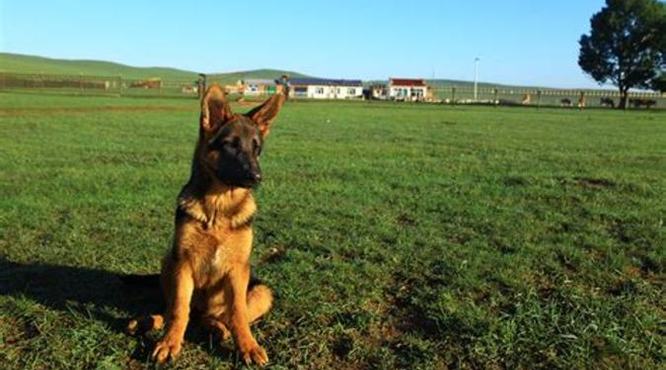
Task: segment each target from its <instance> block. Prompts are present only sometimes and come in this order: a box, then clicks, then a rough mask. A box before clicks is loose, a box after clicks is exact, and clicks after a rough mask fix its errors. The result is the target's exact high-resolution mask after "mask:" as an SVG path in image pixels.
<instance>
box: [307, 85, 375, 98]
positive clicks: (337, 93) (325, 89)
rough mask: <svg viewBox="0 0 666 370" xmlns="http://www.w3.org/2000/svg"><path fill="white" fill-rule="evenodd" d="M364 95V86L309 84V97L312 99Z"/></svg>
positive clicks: (359, 96)
mask: <svg viewBox="0 0 666 370" xmlns="http://www.w3.org/2000/svg"><path fill="white" fill-rule="evenodd" d="M362 96H363V86H324V85H308V93H307V97H308V98H312V99H354V98H361V97H362Z"/></svg>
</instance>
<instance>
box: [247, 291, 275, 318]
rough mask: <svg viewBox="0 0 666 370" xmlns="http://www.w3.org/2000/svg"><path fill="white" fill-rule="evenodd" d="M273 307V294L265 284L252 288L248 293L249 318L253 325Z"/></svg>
mask: <svg viewBox="0 0 666 370" xmlns="http://www.w3.org/2000/svg"><path fill="white" fill-rule="evenodd" d="M272 306H273V292H272V291H271V288H269V287H268V286H266V285H264V284H258V285H254V286H250V288H249V290H248V292H247V317H248V321H249V322H250V323H253V322H254V321H256V320H257V319H259V318H260V317H261V316H263V315H265V314H266V313H267V312H268V311H269V310H270V309H271V307H272Z"/></svg>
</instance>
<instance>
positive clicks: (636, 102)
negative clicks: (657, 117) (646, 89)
mask: <svg viewBox="0 0 666 370" xmlns="http://www.w3.org/2000/svg"><path fill="white" fill-rule="evenodd" d="M629 104H630V105H633V106H634V108H640V107H645V108H647V109H650V108H652V107H653V106H655V105H657V101H656V100H654V99H646V98H632V99H629Z"/></svg>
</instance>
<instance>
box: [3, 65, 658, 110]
mask: <svg viewBox="0 0 666 370" xmlns="http://www.w3.org/2000/svg"><path fill="white" fill-rule="evenodd" d="M197 82H198V81H197V80H196V77H193V78H192V79H159V78H147V79H131V78H124V77H121V76H90V75H83V74H80V75H55V74H41V73H38V74H34V73H33V74H30V73H6V72H0V90H19V91H20V90H23V91H35V92H49V93H58V94H76V95H113V96H146V97H185V98H196V97H197V96H198V83H197ZM213 82H218V83H221V84H222V85H225V84H234V83H235V82H236V81H229V80H226V81H225V80H220V79H217V78H215V77H212V78H210V77H209V78H208V83H213ZM228 86H230V87H236V86H235V85H228ZM431 91H432V99H433V100H434V101H438V102H444V103H455V104H465V103H478V102H481V103H488V104H500V105H529V106H571V107H575V106H577V105H578V102H579V98H580V96H581V93H583V94H584V96H585V106H587V107H599V106H607V107H609V106H611V105H615V106H617V105H618V104H619V101H620V95H619V93H618V91H614V90H561V89H560V90H558V89H534V88H518V87H516V88H513V87H491V86H487V85H482V86H480V87H479V88H478V90H477V96H476V99H475V97H474V89H473V87H472V86H471V85H464V86H456V85H445V84H435V85H432V86H431ZM232 92H233V91H232ZM629 99H630V104H629V106H630V107H631V106H633V105H634V104H631V102H632V101H633V102H634V103H641V104H639V105H640V106H641V107H645V106H648V105H649V106H650V107H657V108H662V109H663V108H666V94H659V93H651V92H632V93H630V94H629Z"/></svg>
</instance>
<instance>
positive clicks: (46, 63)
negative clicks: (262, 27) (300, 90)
mask: <svg viewBox="0 0 666 370" xmlns="http://www.w3.org/2000/svg"><path fill="white" fill-rule="evenodd" d="M0 72H15V73H44V74H70V75H78V74H84V75H97V76H119V75H120V76H122V77H123V78H128V79H145V78H152V77H159V78H162V79H165V80H169V79H170V80H196V79H197V77H198V74H197V72H193V71H185V70H182V69H176V68H168V67H133V66H128V65H125V64H120V63H114V62H105V61H99V60H69V59H54V58H45V57H40V56H33V55H22V54H12V53H0ZM283 74H287V75H289V76H290V77H308V76H306V75H304V74H301V73H297V72H290V71H282V70H274V69H258V70H252V71H239V72H230V73H215V74H209V76H210V78H211V80H213V81H217V82H221V83H225V84H226V83H235V82H236V81H238V80H239V79H247V78H266V79H274V78H278V77H280V76H281V75H283Z"/></svg>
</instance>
